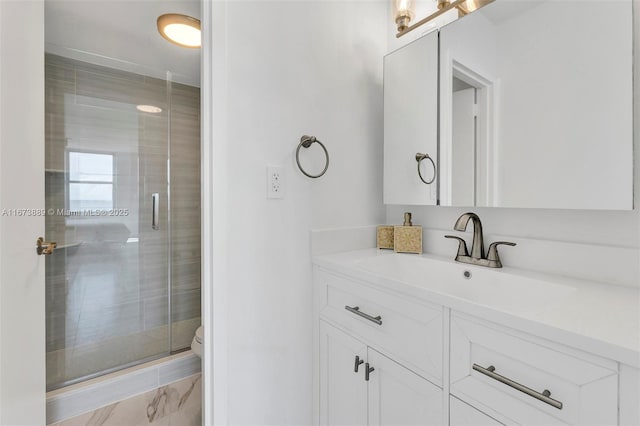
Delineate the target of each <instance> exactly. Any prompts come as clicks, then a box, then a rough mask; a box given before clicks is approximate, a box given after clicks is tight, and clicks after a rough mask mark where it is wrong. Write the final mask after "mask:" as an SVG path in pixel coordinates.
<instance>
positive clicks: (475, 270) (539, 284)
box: [355, 253, 575, 312]
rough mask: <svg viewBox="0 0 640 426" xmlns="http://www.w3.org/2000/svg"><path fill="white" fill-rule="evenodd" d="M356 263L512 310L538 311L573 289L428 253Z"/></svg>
mask: <svg viewBox="0 0 640 426" xmlns="http://www.w3.org/2000/svg"><path fill="white" fill-rule="evenodd" d="M355 266H356V267H357V268H359V269H362V270H364V271H366V272H369V273H373V274H375V275H378V276H381V277H383V278H386V279H389V280H393V281H400V282H402V283H405V284H409V285H412V286H416V287H421V288H424V289H427V290H430V291H433V292H435V293H440V294H446V295H448V296H453V297H456V298H459V299H462V300H465V301H468V302H472V303H476V304H480V305H485V306H492V307H495V308H501V309H503V310H504V311H511V312H522V311H523V310H540V309H541V308H542V309H543V308H545V307H547V306H548V305H549V304H551V303H553V302H557V301H559V300H561V299H564V298H565V297H567V296H568V295H570V294H571V293H572V292H574V291H575V288H574V287H572V286H570V285H567V284H565V283H562V282H560V281H562V279H561V278H559V279H558V280H554V279H553V277H546V276H545V277H539V276H538V274H533V273H527V272H525V271H520V272H514V271H513V270H509V269H504V268H503V269H492V268H484V267H479V266H473V265H467V264H463V263H457V262H454V261H453V260H445V259H438V258H434V257H428V256H413V255H407V254H398V253H389V254H382V255H378V256H372V257H370V258H366V259H363V260H360V261H358V262H357V263H356V265H355Z"/></svg>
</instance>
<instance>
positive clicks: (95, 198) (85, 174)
mask: <svg viewBox="0 0 640 426" xmlns="http://www.w3.org/2000/svg"><path fill="white" fill-rule="evenodd" d="M113 160H114V156H113V154H96V153H89V152H77V151H69V163H68V164H69V180H68V182H69V188H68V189H69V210H71V211H80V210H110V209H113V208H114V205H113V204H114V203H113V199H114V197H113V183H114V182H113V168H114V167H113Z"/></svg>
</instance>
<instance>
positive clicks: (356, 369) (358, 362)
mask: <svg viewBox="0 0 640 426" xmlns="http://www.w3.org/2000/svg"><path fill="white" fill-rule="evenodd" d="M363 362H364V361H363V360H361V359H360V357H359V356H358V355H356V360H355V362H354V364H353V372H354V373H357V372H358V367H360V364H362V363H363Z"/></svg>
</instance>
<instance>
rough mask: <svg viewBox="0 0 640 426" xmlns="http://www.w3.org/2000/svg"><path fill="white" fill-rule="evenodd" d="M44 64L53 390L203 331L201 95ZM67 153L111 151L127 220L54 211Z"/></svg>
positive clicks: (82, 66)
mask: <svg viewBox="0 0 640 426" xmlns="http://www.w3.org/2000/svg"><path fill="white" fill-rule="evenodd" d="M45 64H46V72H45V77H46V87H45V89H46V159H45V170H46V171H45V186H46V207H47V209H48V210H49V213H48V214H47V216H46V230H47V235H46V237H47V239H49V240H52V241H57V242H58V245H59V247H60V248H59V249H58V250H57V251H56V252H55V253H54V254H53V255H52V256H48V257H47V268H46V274H47V290H46V291H47V385H48V386H49V387H51V386H52V385H55V384H59V383H62V382H65V381H68V380H73V379H76V378H78V377H83V376H86V375H91V374H94V373H96V372H100V371H104V370H108V369H112V368H119V367H121V366H124V365H127V364H130V363H134V362H138V361H140V360H145V359H149V358H153V357H157V356H161V355H164V354H168V353H170V351H172V350H179V349H182V348H185V347H188V346H189V344H190V342H191V338H192V337H193V334H194V332H195V329H196V328H197V326H198V325H199V324H200V111H199V105H200V91H199V88H196V87H190V86H186V85H182V84H177V83H170V84H167V81H165V80H160V79H156V78H150V77H146V76H143V75H138V74H133V73H129V72H124V71H119V70H115V69H110V68H105V67H102V66H97V65H92V64H88V63H84V62H79V61H75V60H70V59H67V58H62V57H59V56H54V55H47V56H46V61H45ZM140 104H147V105H154V106H158V107H160V108H162V112H161V113H159V114H150V113H140V112H138V111H137V110H136V105H140ZM68 150H77V151H88V152H99V153H101V152H108V153H112V154H113V156H114V187H115V190H114V204H115V206H116V207H117V208H126V209H128V214H127V215H124V216H115V217H100V218H93V217H73V216H70V215H69V214H59V213H58V209H64V208H65V207H66V206H67V205H68V202H67V200H66V198H67V197H68V188H69V185H68V177H69V176H68V167H67V164H66V162H67V154H66V152H67V151H68ZM168 160H169V163H168ZM168 164H169V167H168ZM169 180H170V182H171V186H170V188H169V186H168V182H169ZM155 192H157V193H159V194H160V217H159V219H160V220H159V225H160V229H159V230H152V229H151V194H152V193H155ZM169 203H170V209H169ZM51 209H53V210H51ZM52 212H53V213H52ZM170 255H171V256H170ZM169 274H171V287H169V279H168V278H169ZM169 326H170V327H169Z"/></svg>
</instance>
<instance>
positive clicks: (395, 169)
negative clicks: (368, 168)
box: [383, 32, 438, 205]
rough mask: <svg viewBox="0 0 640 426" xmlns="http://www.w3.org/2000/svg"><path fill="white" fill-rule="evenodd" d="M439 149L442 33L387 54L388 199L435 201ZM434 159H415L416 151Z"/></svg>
mask: <svg viewBox="0 0 640 426" xmlns="http://www.w3.org/2000/svg"><path fill="white" fill-rule="evenodd" d="M437 150H438V33H436V32H433V33H431V34H428V35H426V36H424V37H422V38H419V39H418V40H416V41H414V42H412V43H410V44H408V45H406V46H404V47H402V48H401V49H398V50H396V51H395V52H393V53H391V54H389V55H387V56H385V58H384V171H383V173H384V202H385V204H414V205H435V204H436V202H437V182H438V180H437V179H435V180H434V181H433V183H432V184H430V185H427V184H425V183H423V182H422V181H421V180H420V176H419V175H418V166H419V167H420V171H421V175H422V177H423V179H424V180H425V181H427V182H429V181H431V180H433V179H434V177H435V174H436V172H437V171H436V170H435V169H434V164H436V163H437V158H438V157H437ZM417 153H421V154H427V155H429V157H430V158H431V159H432V160H433V163H432V162H430V161H428V160H423V161H420V164H418V161H417V160H416V154H417Z"/></svg>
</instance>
